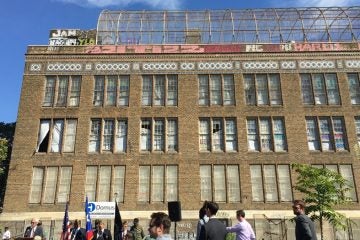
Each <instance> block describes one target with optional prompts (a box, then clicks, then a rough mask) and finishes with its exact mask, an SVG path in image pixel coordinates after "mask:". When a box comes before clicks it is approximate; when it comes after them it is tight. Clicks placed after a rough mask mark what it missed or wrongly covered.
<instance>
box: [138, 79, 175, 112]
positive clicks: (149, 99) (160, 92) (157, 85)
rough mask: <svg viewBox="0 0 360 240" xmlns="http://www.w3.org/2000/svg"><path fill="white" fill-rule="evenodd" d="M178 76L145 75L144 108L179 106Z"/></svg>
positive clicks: (143, 82) (143, 86) (143, 85)
mask: <svg viewBox="0 0 360 240" xmlns="http://www.w3.org/2000/svg"><path fill="white" fill-rule="evenodd" d="M177 86H178V79H177V75H143V77H142V100H141V102H142V105H143V106H165V105H166V106H177V97H178V96H177V95H178V93H177V91H178V90H177V89H178V87H177Z"/></svg>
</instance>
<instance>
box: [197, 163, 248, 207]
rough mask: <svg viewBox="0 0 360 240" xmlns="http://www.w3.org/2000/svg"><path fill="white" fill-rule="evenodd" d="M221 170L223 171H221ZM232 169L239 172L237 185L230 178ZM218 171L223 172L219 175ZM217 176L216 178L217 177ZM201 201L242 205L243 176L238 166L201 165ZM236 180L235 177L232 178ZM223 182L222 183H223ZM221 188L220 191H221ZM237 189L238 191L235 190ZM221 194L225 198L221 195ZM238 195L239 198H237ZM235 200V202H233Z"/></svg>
mask: <svg viewBox="0 0 360 240" xmlns="http://www.w3.org/2000/svg"><path fill="white" fill-rule="evenodd" d="M220 168H221V169H220ZM230 168H236V169H232V170H234V171H235V172H237V176H235V178H237V179H236V180H237V181H236V183H235V184H237V187H234V181H233V179H231V178H230V176H229V175H230V172H231V170H230ZM218 170H222V173H223V174H221V173H219V172H218ZM215 175H216V176H215ZM199 176H200V199H201V201H206V200H207V201H209V200H210V201H216V202H222V203H241V202H242V200H241V196H242V194H241V174H240V167H239V165H237V164H200V168H199ZM232 178H234V177H232ZM221 181H222V182H221ZM219 188H220V189H219ZM234 189H236V190H234ZM221 192H222V193H223V195H224V196H219V194H220V195H221ZM235 194H237V196H235ZM232 199H235V200H232Z"/></svg>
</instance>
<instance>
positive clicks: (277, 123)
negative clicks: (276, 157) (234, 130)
mask: <svg viewBox="0 0 360 240" xmlns="http://www.w3.org/2000/svg"><path fill="white" fill-rule="evenodd" d="M246 125H247V139H248V151H250V152H286V151H287V140H286V132H285V130H286V128H285V120H284V118H283V117H277V116H274V117H249V118H247V119H246Z"/></svg>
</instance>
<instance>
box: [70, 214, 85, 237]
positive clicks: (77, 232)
mask: <svg viewBox="0 0 360 240" xmlns="http://www.w3.org/2000/svg"><path fill="white" fill-rule="evenodd" d="M70 231H71V236H70V239H71V240H86V230H85V228H82V227H81V220H79V219H75V221H74V227H73V228H72V229H71V230H70Z"/></svg>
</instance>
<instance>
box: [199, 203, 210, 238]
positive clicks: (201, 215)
mask: <svg viewBox="0 0 360 240" xmlns="http://www.w3.org/2000/svg"><path fill="white" fill-rule="evenodd" d="M208 221H209V218H208V216H206V209H205V208H204V207H202V208H200V210H199V221H198V224H197V227H196V240H199V239H200V233H201V231H204V225H205V223H207V222H208Z"/></svg>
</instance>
